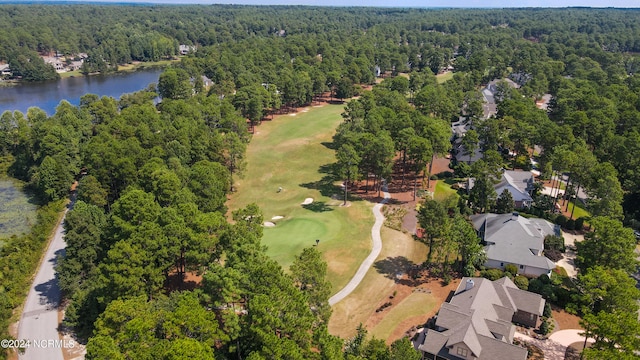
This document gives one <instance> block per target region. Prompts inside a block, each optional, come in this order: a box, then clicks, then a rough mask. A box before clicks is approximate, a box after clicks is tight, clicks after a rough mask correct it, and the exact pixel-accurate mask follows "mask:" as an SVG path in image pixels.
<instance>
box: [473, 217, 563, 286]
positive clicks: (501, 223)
mask: <svg viewBox="0 0 640 360" xmlns="http://www.w3.org/2000/svg"><path fill="white" fill-rule="evenodd" d="M471 221H472V222H473V227H474V228H475V229H476V231H477V232H478V236H480V239H481V240H482V242H483V244H484V245H485V246H484V251H485V253H486V254H487V262H486V263H485V266H486V267H488V268H495V269H501V270H504V269H505V266H506V265H509V264H513V265H516V267H517V268H518V273H519V274H524V275H530V276H539V275H542V274H547V275H550V274H551V271H552V270H553V269H554V268H555V267H556V265H555V263H554V262H553V261H551V260H549V259H548V258H547V257H545V256H544V255H543V254H542V252H543V250H544V238H545V237H546V236H547V235H556V236H560V235H561V232H560V227H559V226H558V225H554V224H552V223H550V222H549V221H547V220H544V219H537V218H530V219H527V218H525V217H522V216H520V215H519V214H518V213H517V212H514V213H513V214H491V213H490V214H477V215H472V216H471Z"/></svg>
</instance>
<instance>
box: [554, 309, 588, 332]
mask: <svg viewBox="0 0 640 360" xmlns="http://www.w3.org/2000/svg"><path fill="white" fill-rule="evenodd" d="M551 313H552V314H553V319H554V320H555V321H556V323H558V326H557V327H556V328H555V329H554V330H556V331H558V330H565V329H582V326H580V317H579V316H577V315H572V314H569V313H568V312H566V311H564V309H560V308H558V307H556V306H553V305H552V306H551Z"/></svg>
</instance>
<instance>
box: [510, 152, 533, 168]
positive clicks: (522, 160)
mask: <svg viewBox="0 0 640 360" xmlns="http://www.w3.org/2000/svg"><path fill="white" fill-rule="evenodd" d="M513 165H514V167H515V168H518V169H522V170H525V171H529V170H531V162H530V161H529V157H528V156H526V155H519V156H517V157H516V158H515V161H514V163H513Z"/></svg>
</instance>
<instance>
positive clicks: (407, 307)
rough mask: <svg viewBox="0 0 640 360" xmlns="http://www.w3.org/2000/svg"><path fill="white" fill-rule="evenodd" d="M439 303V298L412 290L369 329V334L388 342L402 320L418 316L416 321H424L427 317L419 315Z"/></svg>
mask: <svg viewBox="0 0 640 360" xmlns="http://www.w3.org/2000/svg"><path fill="white" fill-rule="evenodd" d="M439 305H440V304H439V300H437V299H436V298H435V297H434V296H433V295H431V294H426V293H423V292H414V293H412V294H411V295H409V296H407V297H406V298H405V299H404V300H402V302H400V303H399V304H398V305H396V306H395V307H393V308H392V309H391V311H389V313H388V314H387V315H386V316H385V317H384V319H382V321H380V323H378V325H376V326H375V327H374V328H373V329H372V330H371V332H370V335H371V336H373V337H375V338H377V339H382V340H385V341H387V342H389V340H391V339H389V337H390V336H391V335H392V333H393V331H394V330H395V329H396V328H397V327H398V325H400V324H401V323H402V322H403V321H405V320H408V319H411V318H419V319H416V323H420V322H425V321H426V320H427V319H428V317H426V316H422V318H420V316H421V315H424V314H428V313H430V312H431V311H433V309H434V308H435V307H436V306H439Z"/></svg>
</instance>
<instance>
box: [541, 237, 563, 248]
mask: <svg viewBox="0 0 640 360" xmlns="http://www.w3.org/2000/svg"><path fill="white" fill-rule="evenodd" d="M544 248H545V250H558V251H560V252H564V250H565V247H564V238H563V237H562V236H555V235H547V236H545V237H544Z"/></svg>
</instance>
